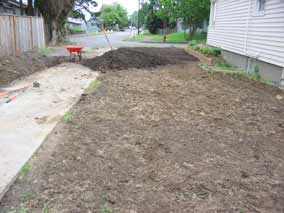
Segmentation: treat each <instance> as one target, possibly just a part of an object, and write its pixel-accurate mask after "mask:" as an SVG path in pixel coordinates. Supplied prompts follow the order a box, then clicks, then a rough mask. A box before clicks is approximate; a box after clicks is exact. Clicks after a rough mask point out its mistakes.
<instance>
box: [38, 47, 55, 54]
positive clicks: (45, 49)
mask: <svg viewBox="0 0 284 213" xmlns="http://www.w3.org/2000/svg"><path fill="white" fill-rule="evenodd" d="M38 51H39V52H40V53H43V54H47V53H50V52H52V51H54V48H52V47H46V48H39V49H38Z"/></svg>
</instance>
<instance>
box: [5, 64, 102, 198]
mask: <svg viewBox="0 0 284 213" xmlns="http://www.w3.org/2000/svg"><path fill="white" fill-rule="evenodd" d="M97 76H98V73H95V72H93V71H91V70H90V69H88V68H86V67H83V66H81V65H78V64H71V63H70V64H69V63H68V64H62V65H60V66H58V67H53V68H50V69H47V70H45V71H43V72H40V73H36V74H34V75H32V76H29V77H28V78H26V79H24V80H21V81H19V82H16V83H15V84H14V85H13V86H14V87H20V86H22V85H25V84H27V83H32V82H35V81H37V82H39V83H40V85H41V86H40V88H32V89H29V90H28V91H26V92H24V93H23V94H21V95H20V96H18V97H17V99H16V100H14V101H12V102H11V103H8V104H2V105H0V199H1V198H2V197H3V196H4V194H5V192H6V191H7V190H8V189H9V186H10V185H11V184H12V183H13V181H14V180H15V179H16V177H17V174H18V173H19V171H20V170H21V168H22V167H23V166H24V165H25V163H26V162H27V161H28V160H29V159H30V158H31V157H32V155H33V154H34V153H35V151H36V150H37V149H38V148H39V147H40V145H41V144H42V143H43V141H44V140H45V138H46V137H47V135H48V134H49V133H50V132H51V131H52V129H53V128H54V127H55V126H56V124H57V123H58V121H59V120H60V119H61V118H62V116H63V115H64V114H65V113H66V112H67V111H68V110H69V109H70V108H71V107H72V105H73V104H75V103H76V102H77V100H78V99H79V97H80V95H81V94H82V93H83V91H84V90H85V89H86V88H87V87H88V85H89V84H90V83H91V82H92V81H93V80H95V79H96V77H97Z"/></svg>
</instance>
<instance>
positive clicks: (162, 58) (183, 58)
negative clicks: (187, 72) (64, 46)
mask: <svg viewBox="0 0 284 213" xmlns="http://www.w3.org/2000/svg"><path fill="white" fill-rule="evenodd" d="M196 60H197V59H196V58H195V57H193V56H191V55H189V54H188V53H187V52H186V51H184V50H183V49H178V48H147V47H140V48H119V49H117V50H112V51H109V52H107V53H105V54H103V55H102V56H99V57H95V58H92V59H86V60H84V61H83V62H82V63H83V64H84V65H85V66H87V67H89V68H91V69H93V70H100V71H102V72H106V71H107V70H125V69H128V68H138V69H141V68H147V67H156V66H161V65H167V64H179V63H186V62H189V61H196Z"/></svg>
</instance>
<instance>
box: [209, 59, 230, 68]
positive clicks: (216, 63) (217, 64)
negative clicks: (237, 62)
mask: <svg viewBox="0 0 284 213" xmlns="http://www.w3.org/2000/svg"><path fill="white" fill-rule="evenodd" d="M213 65H214V66H215V67H223V68H233V67H234V66H233V65H232V64H230V63H228V62H226V61H222V60H215V61H214V62H213Z"/></svg>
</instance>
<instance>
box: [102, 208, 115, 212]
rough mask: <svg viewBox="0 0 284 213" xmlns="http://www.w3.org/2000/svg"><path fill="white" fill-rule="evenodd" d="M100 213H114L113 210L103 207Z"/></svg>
mask: <svg viewBox="0 0 284 213" xmlns="http://www.w3.org/2000/svg"><path fill="white" fill-rule="evenodd" d="M100 213H113V210H112V209H111V208H108V207H102V208H101V211H100Z"/></svg>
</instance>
